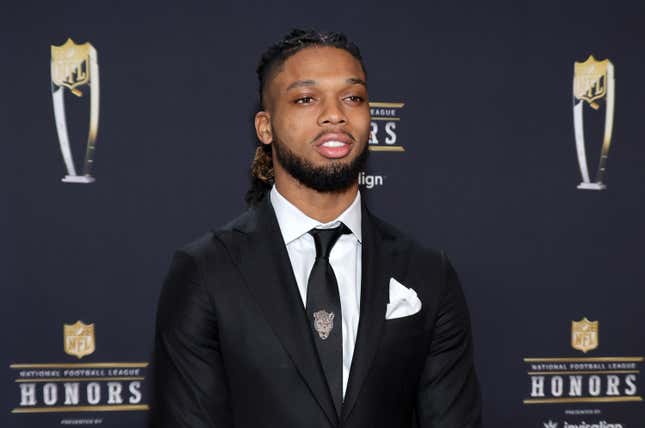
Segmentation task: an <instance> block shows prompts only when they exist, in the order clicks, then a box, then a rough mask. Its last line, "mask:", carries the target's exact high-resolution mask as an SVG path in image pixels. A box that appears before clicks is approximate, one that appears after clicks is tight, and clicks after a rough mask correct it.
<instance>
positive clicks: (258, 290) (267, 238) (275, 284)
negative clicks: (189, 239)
mask: <svg viewBox="0 0 645 428" xmlns="http://www.w3.org/2000/svg"><path fill="white" fill-rule="evenodd" d="M233 229H235V230H237V231H240V232H242V233H243V234H244V235H245V239H242V240H240V241H239V247H238V248H237V249H236V250H235V251H232V252H231V253H232V255H233V259H234V261H235V263H236V264H238V267H239V270H240V273H241V275H242V276H243V278H244V279H245V282H246V284H247V285H248V288H249V290H250V291H251V294H252V295H253V296H254V297H255V298H256V301H257V303H258V305H259V306H260V308H261V309H262V312H263V314H264V316H265V318H266V320H267V321H268V322H269V325H271V327H272V329H273V331H274V332H275V335H276V336H277V337H278V339H279V340H280V342H281V343H282V346H283V347H284V349H285V351H286V352H287V353H288V354H289V355H290V356H291V359H292V361H293V363H294V365H295V366H296V368H297V370H298V372H299V373H300V375H301V376H302V378H303V379H304V381H305V382H306V384H307V385H308V386H309V389H310V391H311V393H312V394H313V395H314V397H315V398H316V400H317V401H318V403H319V405H320V407H321V408H322V409H323V411H324V412H325V414H326V415H327V418H328V419H329V421H330V422H331V424H332V425H333V426H338V414H337V413H336V408H335V407H334V402H333V400H332V397H331V393H330V392H329V388H328V387H327V381H326V380H325V377H324V373H323V371H322V367H321V366H320V361H319V359H318V354H317V352H316V348H315V344H314V342H313V338H312V334H311V329H310V328H309V321H308V318H307V313H306V311H305V307H304V305H303V303H302V299H301V297H300V293H299V291H298V285H297V283H296V279H295V277H294V274H293V269H292V267H291V261H290V260H289V255H288V253H287V249H286V246H285V244H284V240H283V238H282V235H281V233H280V228H279V225H278V221H277V219H276V217H275V213H274V211H273V207H272V206H271V204H270V202H269V196H268V195H267V196H266V197H265V199H264V200H263V201H262V202H260V203H259V204H258V206H257V207H255V208H253V209H251V210H250V211H249V212H247V214H246V215H245V216H244V217H243V218H241V219H240V220H239V221H238V223H237V224H236V225H233Z"/></svg>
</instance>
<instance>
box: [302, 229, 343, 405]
mask: <svg viewBox="0 0 645 428" xmlns="http://www.w3.org/2000/svg"><path fill="white" fill-rule="evenodd" d="M309 233H310V234H311V235H312V236H313V237H314V241H315V243H316V261H315V262H314V266H313V268H312V269H311V274H309V282H308V283H307V315H308V316H309V322H310V323H311V327H312V329H313V333H314V342H316V348H317V349H318V356H319V357H320V362H321V364H322V368H323V371H324V372H325V377H326V378H327V384H328V386H329V390H330V391H331V395H332V398H333V400H334V405H335V406H336V411H337V412H338V415H339V416H340V410H341V406H342V402H343V328H342V326H343V319H342V315H341V310H340V308H341V307H340V294H339V292H338V282H336V275H334V270H333V269H332V267H331V264H330V263H329V254H330V253H331V249H332V247H333V246H334V244H335V243H336V241H337V240H338V238H340V236H341V235H344V234H347V233H351V232H350V230H349V229H348V228H347V226H345V225H344V224H342V223H341V225H340V227H337V228H335V229H312V230H310V231H309Z"/></svg>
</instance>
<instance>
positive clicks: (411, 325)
mask: <svg viewBox="0 0 645 428" xmlns="http://www.w3.org/2000/svg"><path fill="white" fill-rule="evenodd" d="M423 314H424V312H423V310H420V311H419V312H417V313H416V314H412V315H408V316H405V317H400V318H392V319H386V320H385V326H384V330H385V339H386V340H388V341H397V340H400V339H405V338H413V337H417V336H423V334H424V328H423V327H424V322H423V320H424V317H423Z"/></svg>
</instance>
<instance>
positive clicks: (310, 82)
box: [287, 80, 316, 91]
mask: <svg viewBox="0 0 645 428" xmlns="http://www.w3.org/2000/svg"><path fill="white" fill-rule="evenodd" d="M315 84H316V81H315V80H296V81H295V82H293V83H292V84H291V85H289V86H287V91H290V90H291V89H294V88H300V87H302V86H314V85H315Z"/></svg>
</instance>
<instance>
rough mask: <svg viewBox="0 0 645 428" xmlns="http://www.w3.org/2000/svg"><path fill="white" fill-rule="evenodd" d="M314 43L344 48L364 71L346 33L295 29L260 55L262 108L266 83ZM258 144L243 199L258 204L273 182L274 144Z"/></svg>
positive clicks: (355, 49)
mask: <svg viewBox="0 0 645 428" xmlns="http://www.w3.org/2000/svg"><path fill="white" fill-rule="evenodd" d="M315 46H328V47H334V48H338V49H343V50H345V51H347V52H349V53H350V54H351V55H352V56H353V57H354V58H356V59H357V60H358V61H359V62H360V63H361V67H362V68H363V71H365V65H364V64H363V59H362V58H361V53H360V51H359V49H358V46H356V45H355V44H354V43H352V42H351V41H349V40H348V39H347V36H345V35H344V34H343V33H335V32H321V31H317V30H313V29H309V30H303V29H293V30H291V31H290V32H289V33H288V34H287V35H285V36H284V37H283V38H282V40H280V41H278V42H277V43H275V44H273V45H271V46H269V48H268V49H267V50H266V51H265V52H264V53H263V54H262V57H261V58H260V62H259V64H258V67H257V69H256V72H257V75H258V81H259V88H258V100H259V108H260V109H264V108H265V105H264V90H265V89H266V85H267V83H268V82H269V81H270V80H271V79H272V78H273V76H274V75H275V73H277V71H278V70H279V69H280V67H281V66H282V64H284V62H285V61H286V60H287V59H288V58H289V57H291V56H292V55H294V54H296V53H297V52H299V51H301V50H302V49H305V48H308V47H315ZM258 144H259V145H258V147H257V148H256V150H255V156H254V158H253V162H252V164H251V187H250V188H249V190H248V191H247V192H246V196H245V198H244V199H245V201H246V203H247V204H248V205H256V204H257V203H258V202H260V201H261V200H262V199H264V197H265V196H266V194H267V193H268V192H269V190H271V187H272V186H273V183H274V177H273V158H272V156H271V145H270V144H262V143H258Z"/></svg>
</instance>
